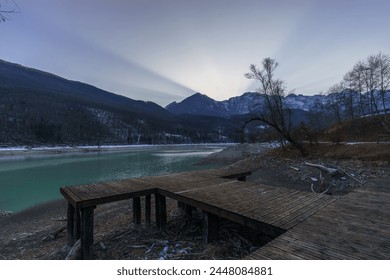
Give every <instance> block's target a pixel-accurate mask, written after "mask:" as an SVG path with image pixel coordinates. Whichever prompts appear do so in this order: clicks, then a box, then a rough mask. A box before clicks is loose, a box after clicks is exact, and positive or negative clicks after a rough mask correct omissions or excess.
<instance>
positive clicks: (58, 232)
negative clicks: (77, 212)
mask: <svg viewBox="0 0 390 280" xmlns="http://www.w3.org/2000/svg"><path fill="white" fill-rule="evenodd" d="M66 228H67V226H63V227H61V228H59V229H57V230H56V231H54V232H52V233H50V234H49V235H47V236H46V237H44V238H43V239H42V241H47V240H49V239H53V240H54V239H57V237H58V235H59V234H60V233H61V232H63V231H64V230H66Z"/></svg>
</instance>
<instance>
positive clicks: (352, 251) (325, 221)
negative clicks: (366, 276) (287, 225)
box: [246, 184, 390, 260]
mask: <svg viewBox="0 0 390 280" xmlns="http://www.w3.org/2000/svg"><path fill="white" fill-rule="evenodd" d="M389 187H390V186H388V185H381V186H378V185H374V184H367V185H366V186H364V187H361V188H359V189H357V190H355V191H354V192H352V193H350V194H348V195H345V196H343V197H340V198H339V199H338V200H336V201H335V202H334V203H332V204H329V205H328V206H327V207H325V208H323V209H322V210H321V211H318V212H317V213H315V214H313V215H312V216H310V217H308V218H307V219H305V220H304V221H302V223H299V224H297V225H296V226H294V227H293V228H292V229H290V230H288V231H286V232H285V233H284V234H282V235H281V236H279V237H277V238H276V239H274V240H272V241H271V242H269V243H268V244H266V245H265V246H263V247H261V248H260V249H258V250H257V251H255V252H254V253H252V254H251V255H249V256H247V258H246V259H386V260H388V259H390V205H389V201H390V191H389Z"/></svg>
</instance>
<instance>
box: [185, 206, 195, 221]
mask: <svg viewBox="0 0 390 280" xmlns="http://www.w3.org/2000/svg"><path fill="white" fill-rule="evenodd" d="M185 208H186V216H187V217H188V218H191V217H192V212H193V211H194V207H193V206H191V205H188V204H186V205H185Z"/></svg>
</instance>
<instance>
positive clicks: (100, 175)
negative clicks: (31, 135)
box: [0, 145, 223, 212]
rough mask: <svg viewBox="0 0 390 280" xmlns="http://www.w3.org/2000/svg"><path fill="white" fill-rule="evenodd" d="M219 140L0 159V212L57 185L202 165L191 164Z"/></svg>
mask: <svg viewBox="0 0 390 280" xmlns="http://www.w3.org/2000/svg"><path fill="white" fill-rule="evenodd" d="M222 148H223V146H220V145H199V146H180V145H178V146H156V147H154V146H148V147H132V148H128V149H126V150H113V151H105V152H88V153H61V154H54V155H53V154H48V153H44V154H34V155H28V156H27V155H18V156H7V157H3V158H0V211H13V212H18V211H21V210H23V209H26V208H28V207H31V206H34V205H36V204H39V203H43V202H47V201H50V200H53V199H58V198H61V197H62V196H61V194H60V192H59V188H60V187H61V186H69V185H78V184H87V183H93V182H103V181H112V180H119V179H126V178H137V177H144V176H151V175H161V174H167V173H175V172H183V171H191V170H201V169H208V168H213V167H219V166H218V165H194V164H196V163H197V162H199V161H200V160H201V159H202V158H204V157H206V156H207V155H208V154H210V153H213V152H217V151H220V150H221V149H222Z"/></svg>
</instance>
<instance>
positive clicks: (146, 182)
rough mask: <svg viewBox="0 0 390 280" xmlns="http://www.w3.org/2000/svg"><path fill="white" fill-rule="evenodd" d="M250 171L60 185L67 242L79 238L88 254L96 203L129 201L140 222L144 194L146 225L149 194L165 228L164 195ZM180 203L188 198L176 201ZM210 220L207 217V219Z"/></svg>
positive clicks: (160, 226) (84, 253)
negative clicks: (65, 213) (64, 206)
mask: <svg viewBox="0 0 390 280" xmlns="http://www.w3.org/2000/svg"><path fill="white" fill-rule="evenodd" d="M250 174H251V171H246V170H240V171H229V170H224V169H216V170H208V171H203V172H186V173H180V174H172V175H165V176H155V177H146V178H140V179H128V180H121V181H114V182H107V183H99V184H88V185H79V186H65V187H61V188H60V192H61V194H62V195H63V196H64V197H65V199H66V200H67V201H68V210H67V236H68V245H69V246H73V245H74V244H75V242H76V240H78V239H80V241H81V258H82V259H90V258H91V257H92V250H91V247H92V245H93V227H94V209H95V208H96V206H97V205H99V204H104V203H110V202H115V201H120V200H127V199H132V200H133V221H134V223H135V224H140V223H141V200H140V198H141V197H143V196H145V223H146V225H147V226H150V220H151V196H152V195H154V197H155V209H156V225H157V228H158V229H159V230H162V231H163V230H165V226H166V222H167V217H166V196H170V197H174V198H177V197H178V196H177V194H178V193H184V192H186V191H194V190H196V189H200V188H204V187H205V185H206V186H207V185H210V184H211V185H215V184H219V183H221V182H224V180H225V179H237V180H239V181H245V180H246V176H248V175H250ZM178 201H179V202H181V203H184V204H185V202H187V203H188V201H184V202H183V201H180V199H178ZM210 219H211V218H210Z"/></svg>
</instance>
